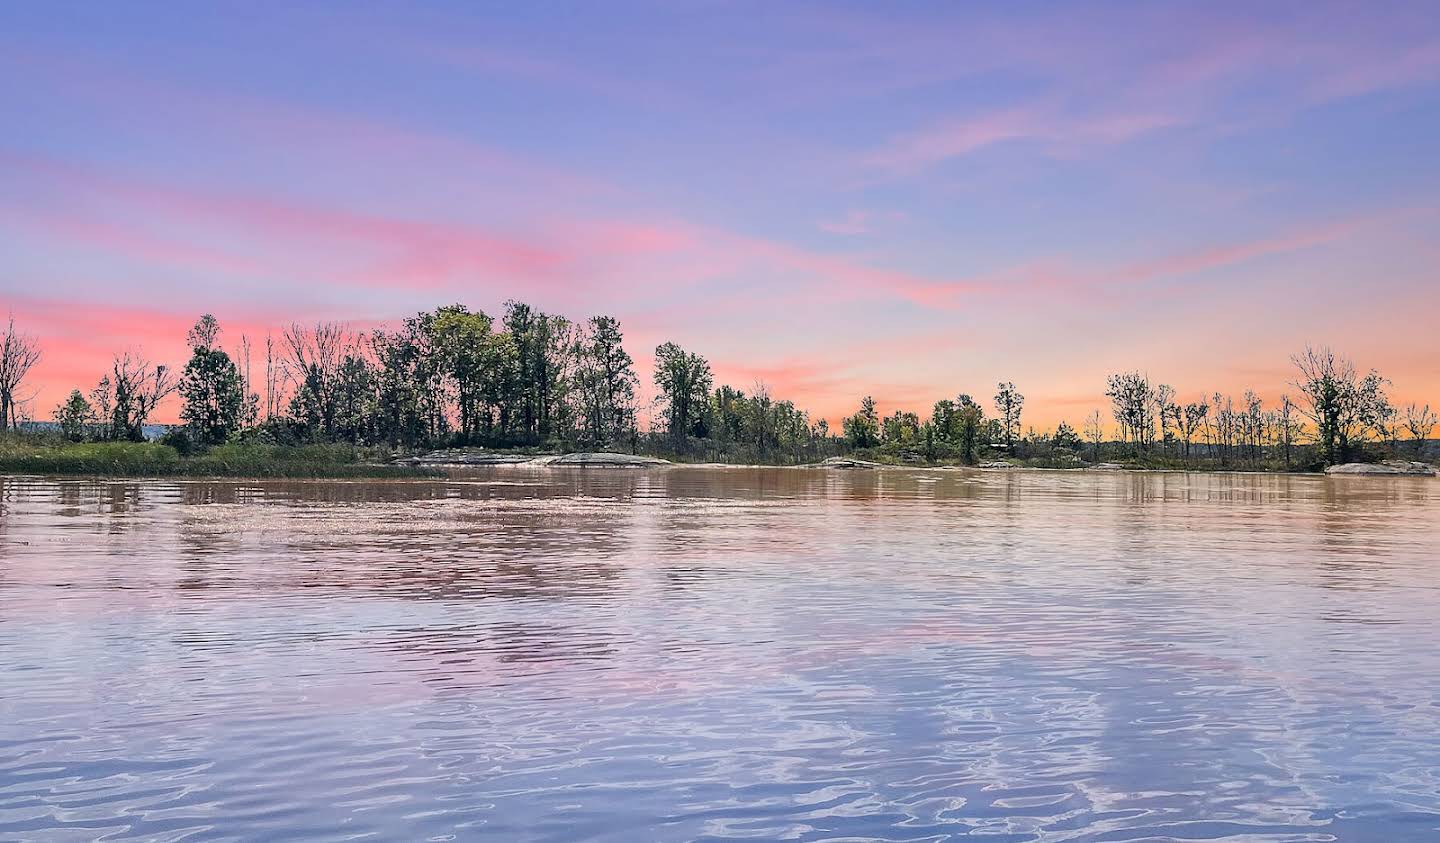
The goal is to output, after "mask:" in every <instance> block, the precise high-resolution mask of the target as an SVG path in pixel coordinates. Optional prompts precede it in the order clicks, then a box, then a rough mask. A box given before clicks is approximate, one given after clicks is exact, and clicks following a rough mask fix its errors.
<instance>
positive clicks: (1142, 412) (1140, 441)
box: [1105, 372, 1155, 456]
mask: <svg viewBox="0 0 1440 843" xmlns="http://www.w3.org/2000/svg"><path fill="white" fill-rule="evenodd" d="M1105 396H1106V397H1107V398H1109V399H1110V404H1111V414H1112V415H1113V416H1114V417H1115V422H1116V423H1117V424H1118V425H1120V438H1121V439H1122V440H1127V439H1128V440H1129V441H1130V442H1131V443H1132V445H1133V446H1134V451H1135V454H1136V456H1139V454H1140V451H1141V450H1143V449H1146V448H1148V447H1149V446H1150V443H1151V442H1152V441H1153V440H1154V438H1155V419H1154V416H1153V414H1152V412H1151V410H1152V407H1153V405H1154V403H1155V390H1154V388H1153V387H1152V386H1151V385H1150V378H1148V377H1146V376H1145V375H1142V374H1140V373H1139V372H1128V373H1124V374H1119V375H1111V376H1110V381H1109V385H1108V388H1107V389H1106V390H1105Z"/></svg>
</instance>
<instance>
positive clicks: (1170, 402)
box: [1150, 383, 1180, 450]
mask: <svg viewBox="0 0 1440 843" xmlns="http://www.w3.org/2000/svg"><path fill="white" fill-rule="evenodd" d="M1150 399H1151V401H1153V402H1154V403H1155V417H1156V418H1157V419H1159V420H1160V447H1161V449H1162V450H1163V449H1164V448H1166V447H1167V446H1169V444H1170V420H1171V419H1173V418H1175V417H1176V416H1178V415H1179V411H1180V408H1179V407H1176V406H1175V387H1173V386H1171V385H1170V384H1168V383H1162V384H1157V385H1156V386H1155V390H1154V392H1153V393H1152V394H1151V396H1150Z"/></svg>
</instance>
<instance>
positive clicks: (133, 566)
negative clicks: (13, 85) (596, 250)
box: [0, 468, 1440, 843]
mask: <svg viewBox="0 0 1440 843" xmlns="http://www.w3.org/2000/svg"><path fill="white" fill-rule="evenodd" d="M0 503H3V515H0V840H181V839H204V840H210V839H297V838H306V839H321V840H330V839H335V840H338V839H360V838H370V839H378V840H428V839H435V840H444V839H476V838H482V837H484V838H489V839H497V840H571V839H593V840H611V841H637V840H691V839H704V840H722V839H782V838H785V839H801V840H807V839H821V838H826V839H834V838H848V839H884V840H945V839H951V838H963V837H966V836H967V835H969V836H973V837H976V838H979V839H983V840H985V841H991V843H1002V842H1003V841H1138V840H1171V839H1180V840H1197V839H1198V840H1220V839H1225V840H1244V841H1321V840H1342V841H1385V843H1390V841H1404V840H1434V839H1440V646H1437V645H1440V592H1437V585H1440V553H1437V549H1440V517H1437V516H1440V482H1437V481H1432V480H1425V479H1372V478H1333V479H1325V478H1310V477H1268V476H1257V475H1188V476H1187V475H1183V474H1150V475H1130V474H1098V473H1060V472H1033V473H1030V472H1025V473H1003V472H988V473H980V472H958V471H955V472H952V471H920V470H915V471H904V470H897V471H886V472H878V473H877V472H866V471H861V472H853V473H844V472H824V471H814V470H795V469H790V470H786V469H730V470H716V469H672V470H668V471H661V472H626V471H603V470H598V471H596V470H592V471H590V472H584V471H574V472H566V471H563V470H548V471H547V470H537V469H523V468H518V469H494V470H492V471H490V472H488V473H483V472H482V473H477V474H475V475H473V476H469V477H466V478H463V479H456V480H453V481H449V482H429V481H422V482H383V483H379V482H264V483H257V482H169V481H126V482H93V481H59V482H57V481H49V480H38V479H16V478H0Z"/></svg>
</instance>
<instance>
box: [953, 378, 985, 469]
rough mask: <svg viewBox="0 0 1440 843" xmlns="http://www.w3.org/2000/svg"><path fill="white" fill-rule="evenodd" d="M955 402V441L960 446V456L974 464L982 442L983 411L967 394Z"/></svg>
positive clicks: (977, 458) (983, 427)
mask: <svg viewBox="0 0 1440 843" xmlns="http://www.w3.org/2000/svg"><path fill="white" fill-rule="evenodd" d="M955 404H956V410H955V417H954V420H953V423H954V425H955V443H956V444H957V445H959V446H960V458H961V459H962V460H964V461H965V462H966V463H968V464H970V465H974V464H975V463H976V462H977V461H978V460H979V455H980V446H981V444H982V442H983V436H984V429H985V411H984V410H983V409H981V408H980V405H979V404H977V403H975V401H974V399H972V398H971V397H970V396H969V395H961V396H960V398H959V400H957V401H956V402H955Z"/></svg>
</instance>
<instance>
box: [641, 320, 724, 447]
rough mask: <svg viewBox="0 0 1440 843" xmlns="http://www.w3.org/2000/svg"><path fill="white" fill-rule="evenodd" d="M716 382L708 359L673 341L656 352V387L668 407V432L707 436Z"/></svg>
mask: <svg viewBox="0 0 1440 843" xmlns="http://www.w3.org/2000/svg"><path fill="white" fill-rule="evenodd" d="M713 382H714V376H713V375H711V373H710V364H709V362H707V361H706V360H705V358H704V357H701V356H700V355H698V354H692V353H690V352H688V351H686V350H684V349H683V348H681V347H680V346H678V345H676V344H675V343H673V342H667V343H665V344H664V345H662V346H660V347H658V348H656V349H655V386H656V387H658V388H659V389H660V400H661V401H662V402H664V404H665V418H666V429H667V430H668V432H669V434H670V436H671V437H672V438H674V439H676V440H683V439H684V438H685V437H686V436H704V434H705V409H706V407H705V402H706V398H707V396H708V395H709V394H710V387H711V384H712V383H713Z"/></svg>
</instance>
